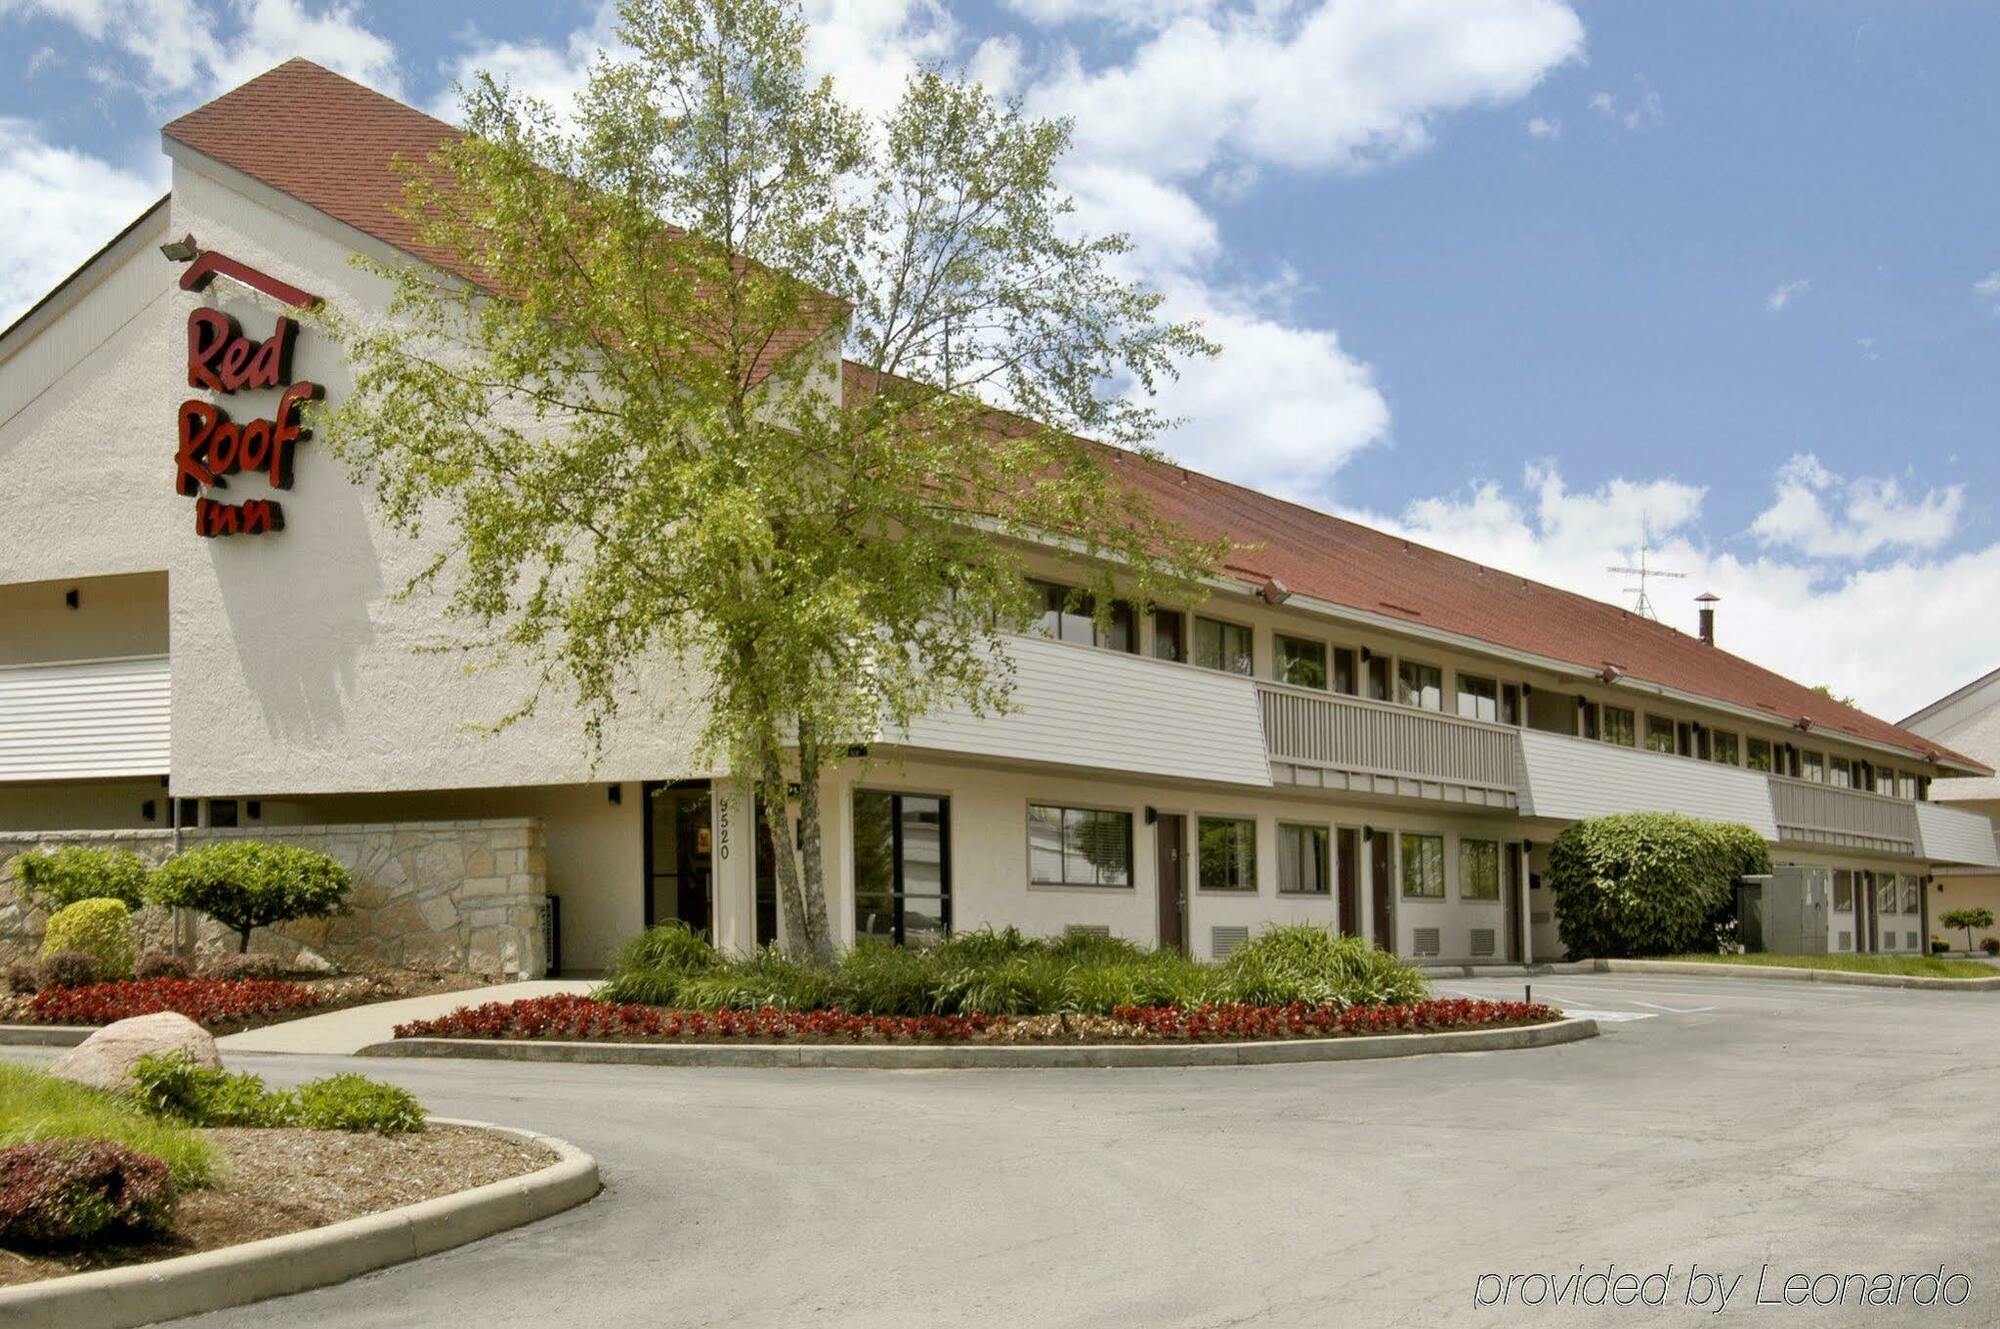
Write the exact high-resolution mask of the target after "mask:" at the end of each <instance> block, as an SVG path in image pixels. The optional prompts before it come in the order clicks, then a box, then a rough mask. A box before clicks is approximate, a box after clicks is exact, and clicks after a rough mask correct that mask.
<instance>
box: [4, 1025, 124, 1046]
mask: <svg viewBox="0 0 2000 1329" xmlns="http://www.w3.org/2000/svg"><path fill="white" fill-rule="evenodd" d="M100 1028H102V1026H101V1025H94V1024H0V1046H9V1045H11V1046H13V1047H31V1048H73V1047H75V1046H76V1045H77V1044H78V1043H81V1042H82V1041H83V1040H84V1039H86V1038H89V1037H90V1036H91V1035H92V1034H94V1033H96V1032H97V1031H98V1030H99V1029H100Z"/></svg>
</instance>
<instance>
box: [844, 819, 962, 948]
mask: <svg viewBox="0 0 2000 1329" xmlns="http://www.w3.org/2000/svg"><path fill="white" fill-rule="evenodd" d="M950 935H951V800H950V799H948V798H938V797H933V796H931V795H927V794H892V793H888V792H885V791H878V790H874V789H858V790H856V791H855V793H854V936H855V939H856V940H857V941H858V940H860V939H861V938H863V937H874V938H876V939H877V940H879V941H886V942H889V943H891V944H893V945H897V946H929V945H932V944H934V943H936V942H940V941H943V940H944V939H945V938H946V937H948V936H950Z"/></svg>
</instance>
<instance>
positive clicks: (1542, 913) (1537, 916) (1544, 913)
mask: <svg viewBox="0 0 2000 1329" xmlns="http://www.w3.org/2000/svg"><path fill="white" fill-rule="evenodd" d="M1553 917H1554V915H1553V914H1551V913H1550V912H1549V911H1548V910H1546V909H1537V910H1535V911H1534V912H1533V913H1531V914H1529V915H1528V921H1529V922H1530V923H1533V924H1534V925H1535V926H1536V927H1540V926H1541V925H1542V924H1544V923H1546V922H1548V921H1549V920H1550V919H1551V918H1553Z"/></svg>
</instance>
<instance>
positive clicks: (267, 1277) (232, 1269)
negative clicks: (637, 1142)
mask: <svg viewBox="0 0 2000 1329" xmlns="http://www.w3.org/2000/svg"><path fill="white" fill-rule="evenodd" d="M433 1120H434V1121H435V1122H436V1123H437V1124H438V1125H441V1126H471V1127H476V1128H478V1129H481V1130H489V1131H493V1132H496V1133H497V1134H500V1135H507V1136H511V1137H513V1138H514V1139H517V1140H525V1141H529V1142H531V1143H534V1144H539V1145H542V1146H544V1147H545V1148H548V1149H551V1150H554V1151H555V1154H556V1161H555V1162H553V1163H551V1164H549V1165H548V1166H547V1167H545V1168H543V1169H542V1170H541V1171H539V1172H530V1173H527V1174H526V1175H524V1176H519V1177H509V1178H507V1179H505V1180H504V1181H496V1182H492V1183H490V1184H488V1185H485V1186H475V1187H474V1188H472V1189H471V1190H467V1191H460V1192H458V1193H457V1194H455V1195H441V1196H439V1197H438V1198H437V1199H435V1200H425V1201H423V1202H421V1203H419V1204H411V1205H405V1206H403V1207H402V1208H400V1209H385V1210H383V1211H382V1212H381V1213H377V1214H366V1215H364V1216H362V1217H360V1218H350V1219H348V1220H346V1221H345V1222H341V1223H329V1224H328V1225H327V1226H325V1227H319V1228H312V1229H309V1230H308V1231H305V1232H292V1233H288V1234H286V1235H285V1236H282V1237H266V1238H265V1239H264V1240H262V1241H248V1242H244V1243H243V1244H242V1245H240V1246H226V1247H224V1248H223V1249H221V1250H215V1251H202V1252H200V1253H199V1254H196V1255H182V1256H177V1257H175V1258H173V1259H170V1260H154V1261H152V1262H151V1263H149V1264H134V1265H127V1266H125V1267H123V1268H119V1269H100V1270H96V1271H93V1272H91V1273H87V1274H70V1275H68V1276H67V1277H63V1278H51V1279H45V1280H44V1281H42V1282H39V1283H28V1284H25V1285H23V1286H20V1287H13V1288H0V1324H59V1325H61V1326H63V1329H130V1326H133V1325H142V1324H152V1323H153V1322H155V1321H157V1320H171V1319H176V1318H178V1317H180V1316H183V1315H196V1314H199V1313H201V1312H203V1311H216V1310H223V1309H225V1308H227V1307H230V1306H243V1305H247V1304H249V1303H250V1302H253V1301H262V1300H264V1299H265V1298H267V1297H282V1296H287V1295H289V1294H291V1293H294V1292H304V1291H306V1290H307V1289H309V1288H316V1287H324V1286H326V1285H327V1284H329V1283H338V1282H342V1281H344V1280H346V1279H349V1278H353V1277H355V1276H356V1275H357V1274H365V1273H368V1272H370V1271H372V1270H376V1269H384V1268H387V1267H388V1266H390V1265H392V1264H401V1263H403V1262H404V1261H405V1260H414V1259H416V1258H418V1257H419V1256H424V1255H433V1254H435V1253H437V1252H438V1251H442V1250H449V1249H450V1248H452V1247H453V1246H463V1245H464V1244H465V1243H467V1242H469V1241H477V1240H479V1239H480V1238H481V1237H489V1236H492V1235H493V1234H494V1233H496V1232H504V1231H506V1230H507V1229H508V1228H513V1227H519V1226H521V1225H522V1224H523V1223H531V1222H533V1221H535V1220H536V1219H538V1218H547V1217H549V1216H550V1215H552V1214H558V1213H561V1212H562V1211H563V1210H565V1209H569V1208H573V1207H574V1206H576V1205H579V1204H582V1203H583V1202H584V1201H585V1200H588V1199H590V1198H591V1197H592V1196H594V1195H596V1194H597V1192H598V1191H599V1190H600V1189H602V1183H601V1182H600V1181H599V1180H598V1175H597V1160H595V1159H593V1158H592V1157H591V1156H590V1155H589V1154H586V1153H584V1152H583V1151H582V1150H580V1149H578V1148H577V1147H576V1146H575V1145H572V1144H570V1143H569V1142H568V1141H566V1140H558V1139H555V1138H554V1137H552V1136H547V1135H537V1134H535V1133H534V1132H532V1131H522V1130H514V1129H512V1128H510V1127H506V1126H495V1125H492V1124H490V1123H488V1122H483V1121H458V1120H453V1119H451V1118H447V1117H436V1118H433Z"/></svg>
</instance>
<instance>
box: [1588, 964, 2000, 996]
mask: <svg viewBox="0 0 2000 1329" xmlns="http://www.w3.org/2000/svg"><path fill="white" fill-rule="evenodd" d="M1589 963H1590V965H1591V967H1592V969H1593V970H1594V971H1595V972H1597V973H1600V974H1699V975H1701V976H1702V977H1703V978H1779V979H1784V980H1786V981H1788V982H1793V983H1841V984H1845V985H1847V986H1849V987H1858V988H1928V989H1931V990H1933V991H1939V992H1990V991H1992V990H1993V989H1995V988H2000V974H1996V975H1995V976H1994V977H1992V978H1920V977H1916V976H1912V975H1904V974H1851V973H1847V972H1845V971H1843V970H1839V969H1799V968H1795V967H1793V966H1791V965H1758V964H1705V963H1703V962H1702V961H1700V960H1593V961H1590V962H1589Z"/></svg>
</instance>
